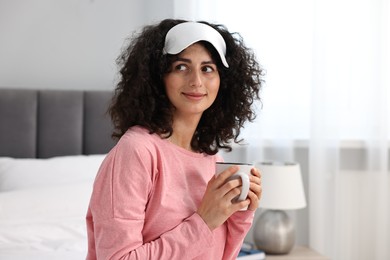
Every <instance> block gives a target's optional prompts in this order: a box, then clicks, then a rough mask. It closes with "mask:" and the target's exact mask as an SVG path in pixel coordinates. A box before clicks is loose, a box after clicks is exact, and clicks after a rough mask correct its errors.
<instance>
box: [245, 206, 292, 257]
mask: <svg viewBox="0 0 390 260" xmlns="http://www.w3.org/2000/svg"><path fill="white" fill-rule="evenodd" d="M253 236H254V241H255V244H256V246H257V247H258V249H260V250H263V251H264V252H265V253H267V254H287V253H289V252H290V251H291V249H292V248H293V246H294V243H295V228H294V224H293V222H292V220H291V218H290V217H289V216H288V215H287V213H286V212H284V211H282V210H266V211H265V212H263V213H262V214H261V215H260V217H259V218H258V219H257V221H256V223H255V226H254V230H253Z"/></svg>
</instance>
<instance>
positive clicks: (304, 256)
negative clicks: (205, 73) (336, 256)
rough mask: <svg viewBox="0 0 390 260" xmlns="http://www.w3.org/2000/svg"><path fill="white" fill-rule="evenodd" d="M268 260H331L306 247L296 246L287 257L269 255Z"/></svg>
mask: <svg viewBox="0 0 390 260" xmlns="http://www.w3.org/2000/svg"><path fill="white" fill-rule="evenodd" d="M266 259H267V260H330V258H329V257H326V256H323V255H320V254H319V253H318V252H316V251H314V250H313V249H310V248H308V247H305V246H296V247H294V248H293V249H292V250H291V252H290V253H288V254H286V255H267V256H266Z"/></svg>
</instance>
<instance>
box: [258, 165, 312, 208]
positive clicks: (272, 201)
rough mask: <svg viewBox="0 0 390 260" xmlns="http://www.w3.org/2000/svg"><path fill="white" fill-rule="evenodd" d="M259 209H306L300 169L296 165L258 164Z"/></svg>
mask: <svg viewBox="0 0 390 260" xmlns="http://www.w3.org/2000/svg"><path fill="white" fill-rule="evenodd" d="M258 168H259V170H260V172H261V180H262V189H263V191H262V196H261V200H260V206H259V207H261V208H267V209H281V210H290V209H300V208H304V207H306V199H305V192H304V189H303V183H302V176H301V169H300V166H299V164H298V163H260V164H258Z"/></svg>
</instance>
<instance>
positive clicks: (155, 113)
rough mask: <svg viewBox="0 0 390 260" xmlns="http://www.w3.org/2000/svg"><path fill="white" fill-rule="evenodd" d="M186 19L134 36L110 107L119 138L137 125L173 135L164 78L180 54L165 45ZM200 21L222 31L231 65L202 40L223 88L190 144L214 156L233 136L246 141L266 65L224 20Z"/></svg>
mask: <svg viewBox="0 0 390 260" xmlns="http://www.w3.org/2000/svg"><path fill="white" fill-rule="evenodd" d="M183 22H186V21H185V20H176V19H165V20H163V21H161V22H159V23H158V24H156V25H148V26H145V27H144V28H143V30H142V31H141V32H140V33H138V34H134V35H133V36H132V37H131V38H130V40H131V41H130V44H129V45H128V47H127V48H126V49H125V50H124V51H123V52H122V54H121V55H120V56H119V57H118V59H117V64H118V66H119V67H120V68H121V69H120V81H119V83H118V84H117V86H116V89H115V93H114V96H113V99H112V103H111V105H110V107H109V111H108V112H109V114H110V115H111V119H112V122H113V124H114V127H115V130H114V132H113V134H112V136H113V137H114V138H120V137H121V136H122V135H123V134H124V133H125V132H126V131H127V130H128V129H129V128H130V127H131V126H135V125H139V126H142V127H144V128H146V129H148V130H149V132H150V133H157V134H159V135H161V136H166V137H169V136H171V135H172V132H173V129H172V120H173V119H172V118H173V113H172V105H171V103H170V101H169V99H168V97H167V95H166V92H165V87H164V82H163V77H164V75H165V74H166V73H167V72H169V70H170V67H171V64H172V62H173V61H174V59H175V57H176V56H177V55H169V54H164V53H163V48H164V42H165V35H166V34H167V32H168V31H169V29H171V28H172V27H173V26H175V25H177V24H179V23H183ZM201 22H202V23H205V24H207V25H209V26H211V27H213V28H214V29H216V30H217V31H218V32H219V33H220V34H221V35H222V37H223V38H224V40H225V42H226V60H227V62H228V64H229V68H226V67H224V66H223V64H222V62H221V60H220V57H219V55H218V53H217V52H216V50H215V49H214V47H213V46H212V45H211V44H208V43H205V42H202V43H203V44H204V46H205V47H206V48H207V49H208V51H209V52H210V54H211V56H212V58H213V59H214V61H215V62H216V64H217V67H218V71H219V75H220V88H219V91H218V95H217V97H216V100H215V101H214V103H213V104H212V105H211V106H210V107H209V108H208V109H207V110H206V111H204V112H203V115H202V117H201V119H200V122H199V124H198V126H197V129H196V131H195V135H194V137H193V139H192V141H191V147H192V149H194V150H195V151H197V152H204V153H206V154H210V155H212V154H216V153H217V152H218V151H219V149H221V148H222V149H226V150H228V151H231V150H232V148H231V141H232V140H234V142H236V143H239V142H240V141H241V140H239V139H238V136H239V134H240V130H241V128H242V127H243V125H244V123H245V122H246V121H253V120H254V119H255V117H256V115H255V113H254V110H253V108H252V106H253V104H254V102H255V100H260V96H259V92H260V89H261V87H262V83H263V80H262V76H263V70H262V68H261V67H260V65H259V64H258V62H257V60H256V57H255V55H254V53H253V51H252V50H251V49H250V48H248V47H246V46H245V44H244V42H243V39H242V37H241V36H240V35H239V34H238V33H230V32H229V31H228V30H227V28H226V27H225V26H224V25H220V24H210V23H208V22H205V21H201ZM216 119H217V120H216Z"/></svg>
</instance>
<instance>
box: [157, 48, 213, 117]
mask: <svg viewBox="0 0 390 260" xmlns="http://www.w3.org/2000/svg"><path fill="white" fill-rule="evenodd" d="M164 83H165V89H166V93H167V96H168V98H169V100H170V101H171V103H172V105H173V106H174V107H175V111H174V116H175V117H176V118H177V117H178V116H185V117H188V116H198V117H199V118H200V117H201V115H202V113H203V112H204V111H205V110H206V109H207V108H209V107H210V106H211V105H212V103H213V102H214V100H215V98H216V97H217V94H218V89H219V84H220V78H219V73H218V68H217V65H216V64H215V62H214V61H213V59H212V57H211V55H210V53H209V52H208V50H207V49H206V48H205V47H204V46H203V45H202V44H199V43H195V44H193V45H191V46H189V47H188V48H186V49H185V50H183V51H182V52H181V53H180V54H179V55H178V59H177V60H176V61H174V62H173V63H172V65H171V69H170V72H168V73H167V74H166V75H165V76H164Z"/></svg>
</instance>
